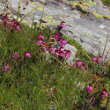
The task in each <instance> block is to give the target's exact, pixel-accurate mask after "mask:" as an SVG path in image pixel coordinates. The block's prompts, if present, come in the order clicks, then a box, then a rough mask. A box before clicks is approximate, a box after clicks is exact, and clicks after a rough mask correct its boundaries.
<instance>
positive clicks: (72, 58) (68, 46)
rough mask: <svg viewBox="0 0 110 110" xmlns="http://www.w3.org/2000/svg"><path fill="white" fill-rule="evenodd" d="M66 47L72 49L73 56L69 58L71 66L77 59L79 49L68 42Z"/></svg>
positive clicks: (68, 61)
mask: <svg viewBox="0 0 110 110" xmlns="http://www.w3.org/2000/svg"><path fill="white" fill-rule="evenodd" d="M64 49H67V50H70V51H71V56H70V57H69V58H68V59H67V63H68V64H69V65H70V66H72V65H73V64H74V63H75V61H76V53H77V51H78V50H77V49H76V48H75V47H74V46H72V45H70V44H66V45H65V47H64Z"/></svg>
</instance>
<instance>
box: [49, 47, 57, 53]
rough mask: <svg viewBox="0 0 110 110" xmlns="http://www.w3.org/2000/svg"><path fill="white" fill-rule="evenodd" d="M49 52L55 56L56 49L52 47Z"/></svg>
mask: <svg viewBox="0 0 110 110" xmlns="http://www.w3.org/2000/svg"><path fill="white" fill-rule="evenodd" d="M48 50H49V51H50V52H51V53H52V54H54V53H55V50H56V49H55V48H54V47H52V46H50V47H49V48H48Z"/></svg>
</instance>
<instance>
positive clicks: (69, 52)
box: [65, 50, 71, 59]
mask: <svg viewBox="0 0 110 110" xmlns="http://www.w3.org/2000/svg"><path fill="white" fill-rule="evenodd" d="M65 51H66V53H65V58H67V59H68V58H69V57H70V56H71V51H70V50H65Z"/></svg>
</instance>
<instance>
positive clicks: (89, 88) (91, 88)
mask: <svg viewBox="0 0 110 110" xmlns="http://www.w3.org/2000/svg"><path fill="white" fill-rule="evenodd" d="M87 91H88V92H89V93H90V92H92V91H93V87H92V85H90V84H89V85H88V86H87Z"/></svg>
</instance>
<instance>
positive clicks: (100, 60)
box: [91, 56, 102, 63]
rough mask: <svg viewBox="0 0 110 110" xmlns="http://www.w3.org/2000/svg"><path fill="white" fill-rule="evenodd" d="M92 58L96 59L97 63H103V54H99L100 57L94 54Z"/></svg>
mask: <svg viewBox="0 0 110 110" xmlns="http://www.w3.org/2000/svg"><path fill="white" fill-rule="evenodd" d="M91 60H92V61H94V62H95V63H102V56H98V57H96V56H93V57H92V58H91Z"/></svg>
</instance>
